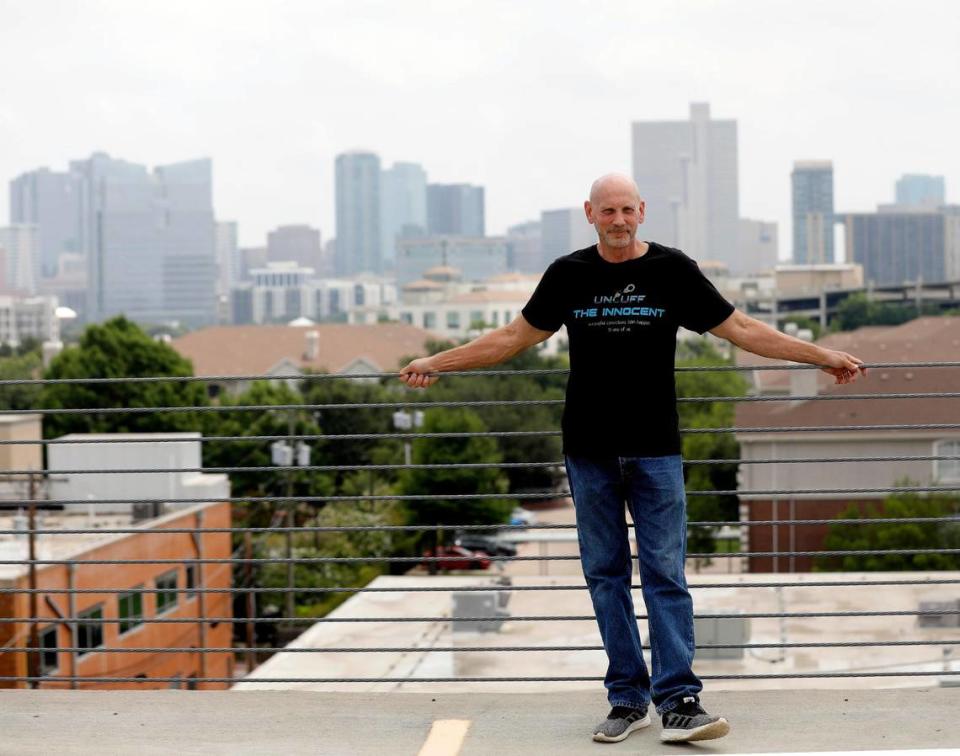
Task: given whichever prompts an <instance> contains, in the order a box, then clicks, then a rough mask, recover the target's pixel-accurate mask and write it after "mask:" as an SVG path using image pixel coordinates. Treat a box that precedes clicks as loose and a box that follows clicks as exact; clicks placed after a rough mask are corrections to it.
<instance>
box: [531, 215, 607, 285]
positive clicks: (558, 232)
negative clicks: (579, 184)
mask: <svg viewBox="0 0 960 756" xmlns="http://www.w3.org/2000/svg"><path fill="white" fill-rule="evenodd" d="M596 243H597V232H596V230H595V229H594V227H593V226H591V225H590V222H589V221H588V220H587V216H586V214H585V213H584V211H583V208H582V207H567V208H563V209H560V210H544V211H543V212H542V213H540V246H541V255H542V256H541V258H540V266H539V269H538V270H535V271H533V272H540V271H543V270H545V269H546V267H547V266H548V265H549V264H550V263H552V262H553V261H554V260H556V259H557V258H558V257H561V256H562V255H569V254H570V253H571V252H574V251H576V250H578V249H583V248H584V247H589V246H590V245H591V244H596Z"/></svg>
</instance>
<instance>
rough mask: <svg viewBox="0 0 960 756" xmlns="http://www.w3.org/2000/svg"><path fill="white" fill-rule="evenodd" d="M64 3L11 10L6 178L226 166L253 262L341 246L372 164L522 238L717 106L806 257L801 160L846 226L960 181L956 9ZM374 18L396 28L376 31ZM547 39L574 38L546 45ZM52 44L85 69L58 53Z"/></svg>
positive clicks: (1, 166) (219, 181)
mask: <svg viewBox="0 0 960 756" xmlns="http://www.w3.org/2000/svg"><path fill="white" fill-rule="evenodd" d="M46 5H48V6H50V7H51V8H54V7H56V8H60V9H61V12H53V13H36V12H35V8H34V9H32V10H27V9H23V10H21V9H20V8H18V7H17V5H15V4H13V3H10V4H8V5H7V6H6V7H5V11H4V12H5V16H4V17H5V24H4V28H3V29H2V30H0V49H2V50H3V52H2V53H0V56H2V59H3V60H4V61H5V62H7V64H8V68H9V69H10V70H16V67H17V66H18V65H21V64H23V63H24V62H25V61H30V62H31V76H30V77H29V78H26V79H21V78H20V77H9V78H11V79H14V80H13V81H11V82H10V84H9V86H7V87H6V88H5V89H6V92H5V94H6V98H5V108H4V113H3V115H2V116H0V138H2V139H3V140H4V143H5V144H8V145H16V150H15V151H12V150H11V151H8V152H7V153H6V154H4V155H0V177H3V178H4V179H5V180H9V179H10V178H13V177H14V176H17V175H20V174H21V173H23V172H25V171H29V170H33V169H34V168H36V167H38V166H42V165H47V166H50V167H51V169H54V170H56V169H58V168H59V167H60V166H63V165H65V164H66V163H67V162H68V160H69V159H72V158H74V157H75V156H76V155H84V154H90V153H92V152H94V151H98V150H104V151H106V152H109V153H110V154H117V155H124V156H125V157H126V158H127V159H129V160H131V161H135V162H140V163H148V164H154V163H167V162H174V161H176V160H180V159H183V157H184V156H192V155H206V156H209V157H211V158H212V159H213V161H214V163H215V164H216V165H217V166H218V170H217V172H216V176H215V185H214V198H215V207H216V208H217V214H218V217H222V218H230V219H236V220H238V221H239V233H240V244H241V246H251V245H253V244H257V243H259V240H261V239H263V238H264V237H265V235H266V232H267V231H268V230H269V229H271V228H274V227H276V226H279V225H286V224H294V223H306V224H309V225H312V226H314V227H318V228H319V229H320V231H321V233H322V234H323V237H324V238H330V237H332V236H333V235H334V233H335V229H334V223H333V217H334V203H333V186H334V181H333V158H334V156H335V155H336V154H338V153H340V152H343V151H345V150H347V149H351V148H355V147H363V148H366V149H370V150H374V151H376V152H377V153H378V154H380V156H381V158H382V159H383V162H384V164H387V165H389V164H390V163H392V162H394V161H411V162H419V163H421V164H423V165H425V166H428V169H429V174H430V180H431V181H433V182H437V183H454V182H465V183H472V184H475V185H479V186H484V187H486V190H487V230H488V233H491V234H500V233H503V232H504V231H505V230H506V228H507V227H508V226H510V225H515V224H517V223H521V222H524V221H526V220H532V219H535V218H536V217H538V215H539V212H540V210H542V209H545V208H554V207H570V206H574V205H577V204H579V203H580V202H581V201H582V200H583V197H584V195H585V194H586V191H587V188H588V186H589V182H590V181H591V180H592V179H593V178H594V177H595V176H596V175H597V174H600V173H603V172H605V171H608V170H622V171H624V172H627V173H629V172H630V138H629V124H630V123H631V122H633V121H636V120H674V119H680V118H683V117H684V116H685V114H686V112H687V109H688V107H689V103H690V102H695V101H706V102H710V103H711V106H712V111H713V113H714V114H715V117H716V118H719V119H735V120H736V121H737V123H738V128H739V142H740V150H739V151H740V156H739V158H740V165H739V176H740V214H741V216H743V217H749V218H760V219H765V220H771V221H777V222H778V224H779V227H780V236H781V239H784V240H786V239H789V238H791V236H790V223H789V215H790V187H789V179H788V176H789V172H790V166H791V164H792V162H793V161H794V160H797V159H816V158H819V159H831V160H833V161H834V165H835V172H836V187H837V197H836V207H837V210H838V212H843V211H857V210H872V209H873V208H874V207H875V206H876V205H877V204H879V203H884V202H890V201H892V199H893V184H894V182H895V180H896V178H897V177H899V176H900V175H902V174H905V173H930V174H937V175H944V176H945V177H946V183H947V185H948V186H947V191H948V197H947V200H948V201H950V200H951V199H955V198H954V196H953V195H951V194H950V192H952V191H954V189H953V187H955V186H956V185H957V184H958V182H960V154H958V147H957V145H956V141H955V139H954V138H953V137H952V134H954V133H956V131H957V127H958V125H960V110H958V108H957V106H956V105H954V104H953V103H954V102H955V101H960V98H958V97H956V96H955V94H956V89H957V84H956V82H955V81H953V80H951V79H950V78H949V77H948V76H947V75H946V73H947V72H950V71H953V70H956V69H957V67H958V65H960V53H958V51H957V48H956V46H955V45H953V44H952V41H951V39H950V38H951V32H950V30H952V29H955V28H956V26H957V24H956V21H957V20H960V19H958V10H957V9H956V8H955V7H954V6H953V5H950V4H946V3H939V4H934V3H921V4H920V8H919V10H917V9H915V12H914V13H912V14H910V15H907V16H903V14H899V13H895V12H894V9H893V6H885V5H883V4H880V5H877V4H873V3H871V4H867V3H857V2H854V3H849V4H844V6H843V8H842V9H837V8H835V7H833V6H827V4H825V3H812V4H810V5H808V6H804V8H803V9H802V10H800V11H799V12H796V13H792V14H774V13H769V12H766V8H767V7H768V6H767V5H765V4H762V3H755V2H753V3H751V2H744V3H738V4H737V5H736V7H735V8H731V9H726V8H722V7H720V6H703V5H702V4H696V3H682V2H681V3H669V4H668V3H651V4H646V5H645V6H644V8H643V9H642V10H641V9H638V8H631V7H627V6H625V7H624V8H623V9H621V10H619V11H617V12H614V11H613V10H612V9H607V10H603V9H595V10H594V11H592V12H591V13H589V14H583V13H576V12H574V10H573V9H569V8H559V9H558V8H555V7H553V6H548V5H547V4H546V3H533V4H530V5H525V7H524V9H522V10H521V9H518V8H514V7H512V6H509V5H506V4H504V5H503V6H502V10H503V14H498V13H488V12H484V13H483V14H480V13H479V12H478V13H473V12H470V11H466V12H465V11H464V9H463V8H454V7H450V8H444V9H442V10H439V11H436V12H434V13H431V14H427V13H426V12H425V11H426V6H422V7H420V6H416V5H413V6H408V5H405V6H404V7H403V8H399V7H391V6H388V5H385V4H383V5H373V4H369V3H368V4H360V5H359V6H358V7H351V6H348V5H345V4H343V5H334V6H329V7H327V6H325V7H324V8H323V9H319V8H316V7H313V6H307V5H297V4H291V5H290V6H289V12H288V13H284V14H273V15H270V16H267V17H261V16H260V14H258V13H254V12H253V11H252V10H251V9H249V8H245V7H243V6H230V17H231V33H230V34H229V35H224V34H221V33H219V32H221V31H222V18H223V15H222V13H223V7H224V6H218V5H217V4H215V3H213V4H211V5H210V6H205V7H204V8H203V9H194V11H192V12H191V14H189V16H188V17H187V18H186V19H185V17H184V15H183V14H182V13H181V12H180V11H178V10H177V9H176V7H174V6H176V4H174V6H170V7H169V8H165V7H163V6H159V5H155V6H149V5H148V6H146V7H144V6H139V5H138V7H137V8H128V7H125V6H124V5H123V4H118V3H107V2H100V3H90V4H85V5H84V7H83V9H82V11H81V10H80V9H77V8H73V9H72V10H69V12H68V9H67V6H64V5H63V4H59V3H46ZM373 7H375V8H376V14H377V17H378V19H379V21H380V23H377V24H375V25H369V24H364V23H361V19H362V18H364V17H365V15H367V14H369V13H370V12H371V8H373ZM827 7H830V12H829V17H830V19H831V23H830V25H829V26H828V27H824V26H823V25H822V19H823V12H824V9H825V8H827ZM418 11H424V12H418ZM777 16H783V17H782V18H780V17H777ZM548 19H549V22H550V28H551V29H553V30H554V31H553V33H552V34H550V35H537V34H534V32H536V31H537V30H539V29H540V28H541V27H542V25H543V24H544V23H545V22H546V21H547V20H548ZM504 23H509V24H510V25H511V28H512V29H513V31H514V32H515V33H514V34H511V35H503V34H502V29H503V24H504ZM759 24H762V28H763V29H764V33H763V34H760V35H757V34H756V33H755V32H756V29H757V27H758V25H759ZM721 25H722V26H723V28H724V29H725V32H724V34H723V35H717V34H716V29H717V28H718V26H721ZM650 29H656V31H657V33H656V34H649V33H647V31H648V30H650ZM94 33H95V34H96V35H97V38H98V39H99V40H100V43H98V45H96V46H90V45H87V44H86V43H85V42H84V40H85V39H88V38H89V35H91V34H94ZM212 38H215V39H217V40H218V44H217V45H213V46H211V45H210V44H209V40H210V39H212ZM131 39H135V40H137V42H136V44H132V43H131V42H130V41H129V40H131ZM171 39H176V40H177V44H176V45H175V46H174V47H173V48H170V47H169V46H168V44H167V43H168V41H169V40H171ZM638 39H642V40H643V41H642V44H640V43H638V42H637V40H638ZM587 40H602V41H601V42H600V44H603V45H604V47H605V49H608V50H609V51H610V53H609V54H608V55H604V56H597V55H595V54H594V53H595V50H594V47H595V45H594V44H593V43H587V42H586V41H587ZM811 40H813V42H811ZM811 44H812V46H813V47H812V48H811ZM51 46H52V47H56V48H57V49H58V50H59V51H60V52H61V54H62V55H63V56H66V57H68V58H70V59H71V60H74V61H75V62H76V65H71V66H70V67H68V69H64V67H63V66H62V65H59V64H57V63H56V61H55V60H45V59H44V58H43V57H41V56H37V55H36V51H37V50H40V49H50V47H51ZM894 46H896V48H897V49H898V50H899V51H900V54H898V55H897V56H891V55H890V54H889V50H890V49H891V48H892V47H894ZM171 52H176V54H171ZM374 52H375V53H376V54H372V53H374ZM811 52H813V53H816V54H810V53H811ZM852 53H855V55H854V54H852ZM718 60H720V61H722V65H718V64H717V63H716V61H718ZM851 61H855V64H854V63H852V62H851ZM761 63H762V64H763V65H760V64H761ZM839 63H843V65H841V66H839V73H838V64H839ZM533 81H538V82H541V83H542V88H533V89H531V86H530V85H531V82H533ZM43 92H57V93H58V97H55V98H51V97H45V96H42V94H41V93H43ZM951 93H953V94H951ZM280 112H283V113H284V114H285V117H284V118H280V119H278V118H277V117H276V116H277V114H278V113H280ZM62 113H69V118H68V119H67V120H64V118H63V117H62ZM414 114H416V115H417V117H413V116H414ZM407 115H409V116H410V117H407ZM420 116H426V118H423V117H420ZM66 124H69V128H67V127H66ZM3 212H4V213H6V210H4V211H3ZM7 222H9V219H6V218H5V219H3V220H2V221H0V223H3V224H5V223H7ZM781 247H782V249H785V248H786V247H787V245H786V244H783V245H781Z"/></svg>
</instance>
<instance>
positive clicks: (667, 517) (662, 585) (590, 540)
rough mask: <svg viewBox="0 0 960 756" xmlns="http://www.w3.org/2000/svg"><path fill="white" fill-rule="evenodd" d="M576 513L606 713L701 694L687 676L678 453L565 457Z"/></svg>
mask: <svg viewBox="0 0 960 756" xmlns="http://www.w3.org/2000/svg"><path fill="white" fill-rule="evenodd" d="M565 461H566V467H567V476H568V478H569V480H570V490H571V492H572V494H573V502H574V507H575V509H576V516H577V535H578V539H579V542H580V562H581V564H582V565H583V574H584V577H585V578H586V580H587V586H588V587H589V589H590V598H591V600H592V601H593V609H594V612H595V614H596V616H597V624H598V625H599V626H600V636H601V638H603V647H604V649H605V650H606V652H607V660H608V662H609V665H608V667H607V675H606V678H605V679H604V685H605V686H606V688H607V698H608V699H609V701H610V704H611V706H632V707H635V708H641V707H644V706H646V705H647V704H649V702H650V701H651V700H652V701H653V704H654V705H655V706H656V709H657V712H658V713H660V714H663V713H664V712H666V711H670V710H671V709H673V708H674V707H675V706H677V705H678V704H679V703H680V702H681V701H682V699H683V697H684V696H694V697H696V698H699V693H700V691H701V690H702V689H703V684H702V683H701V682H700V679H699V678H698V677H697V676H696V675H695V674H694V673H693V669H692V665H693V654H694V640H693V601H692V599H691V598H690V592H689V591H688V590H687V580H686V576H685V575H684V559H685V557H686V549H687V515H686V497H685V496H684V489H683V465H682V461H681V457H680V455H678V454H677V455H671V456H666V457H607V458H599V459H592V458H591V459H588V458H584V457H575V456H569V455H567V457H566V458H565ZM624 502H626V508H628V509H629V510H630V516H631V517H632V518H633V522H634V529H635V532H636V539H637V557H638V561H639V563H640V581H641V588H642V591H643V603H644V604H645V605H646V608H647V615H648V620H647V621H648V624H649V629H650V654H651V662H652V667H653V670H652V671H653V676H652V678H651V676H650V674H649V673H648V672H647V665H646V663H645V662H644V659H643V649H642V645H641V642H640V631H639V629H638V627H637V620H636V616H635V615H636V611H635V609H634V607H633V598H632V597H631V595H630V575H631V572H632V562H631V558H630V543H629V541H628V539H627V526H626V519H625V516H624Z"/></svg>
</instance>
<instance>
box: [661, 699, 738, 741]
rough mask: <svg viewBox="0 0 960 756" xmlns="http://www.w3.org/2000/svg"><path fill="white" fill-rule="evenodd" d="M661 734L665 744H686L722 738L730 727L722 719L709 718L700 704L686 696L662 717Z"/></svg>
mask: <svg viewBox="0 0 960 756" xmlns="http://www.w3.org/2000/svg"><path fill="white" fill-rule="evenodd" d="M662 719H663V732H661V733H660V739H661V740H662V741H664V742H665V743H687V742H689V741H691V740H712V739H713V738H722V737H723V736H724V735H726V734H727V733H728V732H730V725H729V723H728V722H727V720H726V719H724V718H723V717H711V716H710V715H709V714H707V712H705V711H704V710H703V707H702V706H701V705H700V702H699V701H697V699H696V698H694V697H693V696H687V697H686V698H684V699H683V701H682V702H681V703H680V705H679V706H677V707H676V708H675V709H673V710H671V711H668V712H666V713H665V714H664V715H663V718H662Z"/></svg>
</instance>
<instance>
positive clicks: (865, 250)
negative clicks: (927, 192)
mask: <svg viewBox="0 0 960 756" xmlns="http://www.w3.org/2000/svg"><path fill="white" fill-rule="evenodd" d="M844 221H845V230H846V250H847V259H848V260H850V259H851V258H852V261H853V262H857V263H860V264H861V265H863V277H864V279H865V280H867V281H869V282H870V283H872V284H874V285H876V286H884V285H888V284H889V285H894V286H899V285H901V284H903V283H907V282H916V281H923V282H925V283H938V282H942V281H956V280H957V279H958V278H960V207H958V206H956V205H953V206H945V207H942V208H940V209H938V210H936V211H934V210H930V211H922V210H901V211H899V212H897V211H895V210H890V209H885V210H884V211H882V212H878V213H848V214H847V215H845V216H844Z"/></svg>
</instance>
